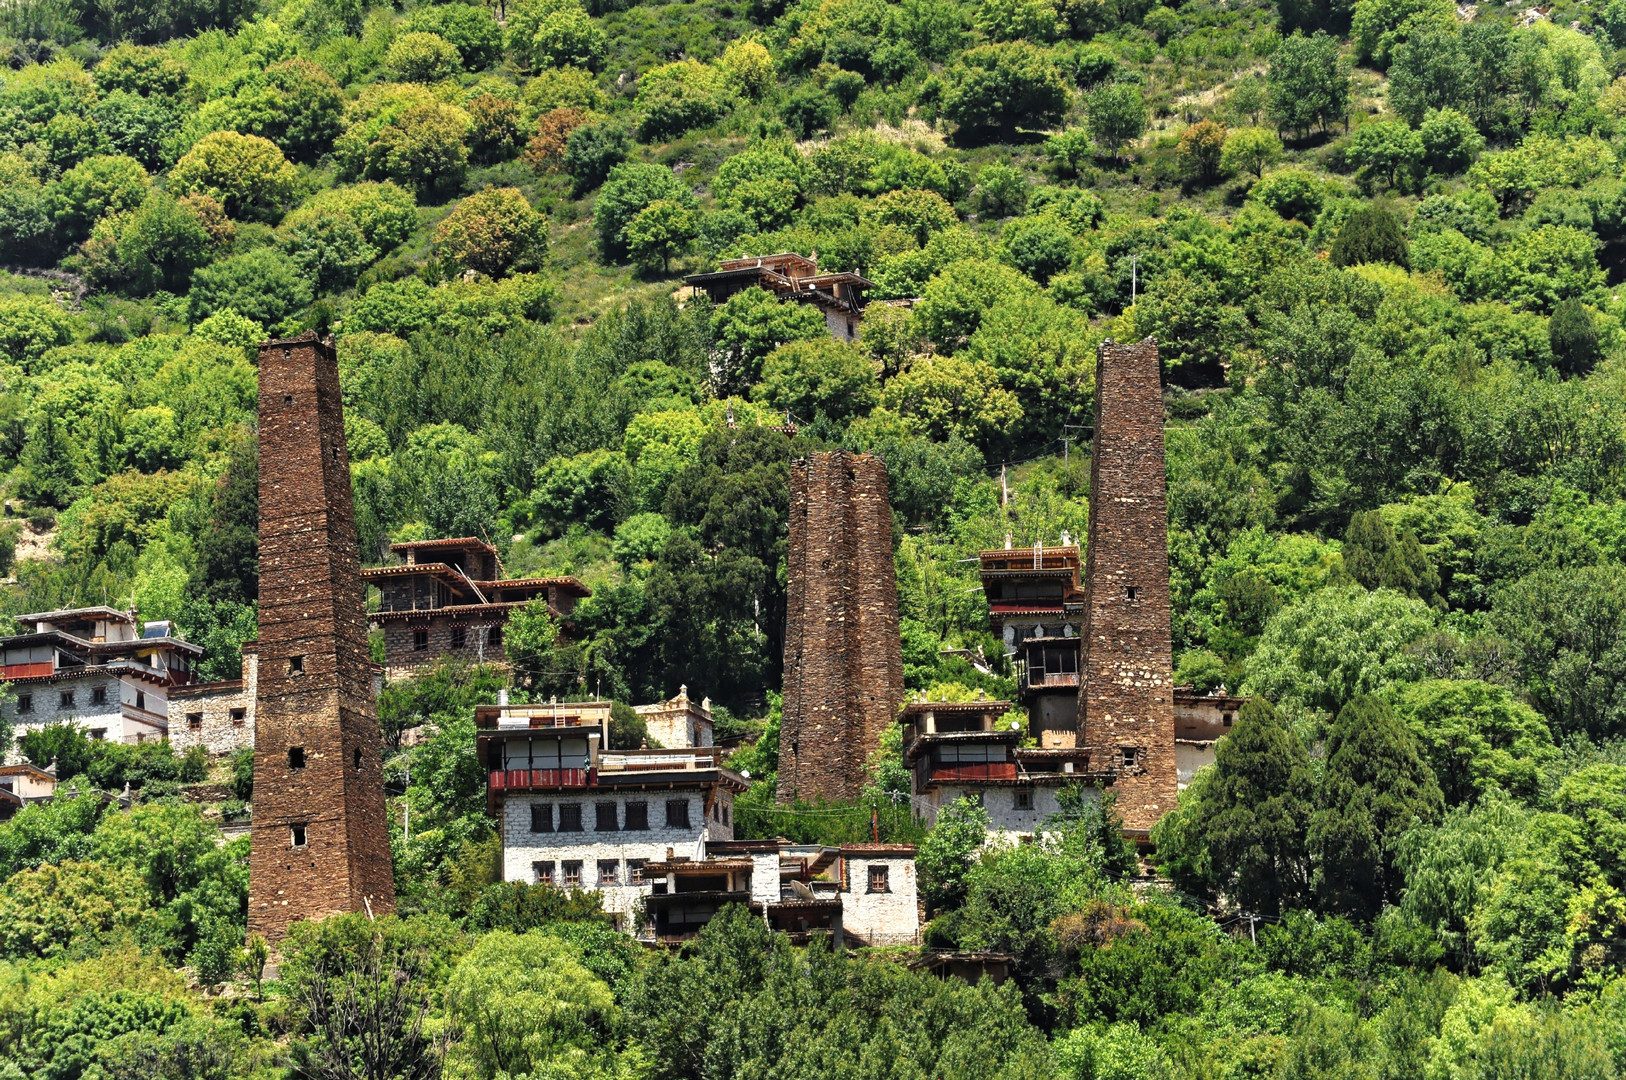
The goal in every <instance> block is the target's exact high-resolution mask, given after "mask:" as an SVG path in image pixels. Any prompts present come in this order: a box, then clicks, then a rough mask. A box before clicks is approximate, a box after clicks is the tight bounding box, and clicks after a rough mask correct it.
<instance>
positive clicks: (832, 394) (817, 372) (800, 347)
mask: <svg viewBox="0 0 1626 1080" xmlns="http://www.w3.org/2000/svg"><path fill="white" fill-rule="evenodd" d="M751 393H752V397H753V398H755V399H756V400H759V401H762V402H764V403H766V404H767V405H769V406H770V407H771V408H773V409H775V410H776V411H780V410H782V411H786V412H791V413H794V414H795V415H797V416H800V417H802V418H804V419H806V420H816V419H817V418H819V417H824V418H827V419H829V420H832V421H834V422H835V423H837V424H844V423H846V422H847V421H849V420H851V419H853V418H854V417H855V416H862V415H863V414H865V413H867V412H868V411H869V410H870V409H871V408H873V407H874V406H875V403H876V401H877V400H878V398H879V391H878V386H877V382H876V378H875V369H874V368H873V367H872V366H871V364H870V361H869V358H868V357H867V356H865V355H864V353H863V351H862V350H861V349H859V348H858V347H857V346H854V345H849V344H847V343H846V342H841V341H835V340H833V339H832V338H830V337H829V336H828V335H824V334H821V335H820V336H818V337H816V338H810V339H807V340H803V341H795V342H791V343H790V344H787V345H782V346H780V347H779V348H778V349H775V350H774V351H773V352H772V353H771V354H769V356H768V358H767V360H766V361H765V362H764V363H763V365H762V382H761V383H760V384H759V385H758V386H757V387H755V388H754V389H753V390H752V392H751Z"/></svg>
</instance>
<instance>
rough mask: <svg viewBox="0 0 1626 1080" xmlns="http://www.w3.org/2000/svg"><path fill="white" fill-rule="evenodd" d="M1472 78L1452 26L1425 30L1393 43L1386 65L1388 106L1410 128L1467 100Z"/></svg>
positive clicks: (1458, 37)
mask: <svg viewBox="0 0 1626 1080" xmlns="http://www.w3.org/2000/svg"><path fill="white" fill-rule="evenodd" d="M1471 77H1472V75H1471V72H1470V70H1469V65H1468V55H1467V52H1466V51H1465V50H1464V49H1463V47H1462V39H1461V37H1460V36H1459V35H1458V33H1457V31H1456V27H1455V26H1447V27H1445V28H1442V29H1429V30H1425V31H1424V32H1423V33H1421V34H1416V35H1414V36H1412V37H1411V38H1409V39H1408V40H1406V41H1403V42H1401V43H1400V44H1398V45H1396V46H1395V48H1394V52H1393V62H1392V63H1391V64H1390V65H1389V107H1390V108H1391V109H1393V110H1394V111H1395V113H1396V115H1398V116H1399V117H1401V118H1402V119H1403V120H1405V121H1406V122H1407V123H1408V124H1411V125H1412V126H1413V127H1416V126H1417V125H1419V124H1421V123H1422V122H1423V117H1424V116H1426V115H1427V114H1428V113H1430V112H1434V111H1436V110H1439V109H1453V110H1454V109H1457V108H1459V107H1461V106H1462V105H1463V104H1464V103H1465V102H1466V100H1467V96H1468V83H1469V79H1470V78H1471Z"/></svg>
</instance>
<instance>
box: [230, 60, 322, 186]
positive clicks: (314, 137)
mask: <svg viewBox="0 0 1626 1080" xmlns="http://www.w3.org/2000/svg"><path fill="white" fill-rule="evenodd" d="M234 83H235V88H234V92H233V93H232V94H231V95H230V96H228V97H219V98H216V99H215V100H213V101H210V102H207V103H206V104H205V105H204V106H203V108H202V109H201V110H200V111H199V114H198V119H199V122H202V123H207V124H209V125H210V126H212V127H216V128H221V129H230V130H234V131H238V132H241V133H243V134H245V135H257V136H261V137H263V138H266V139H270V140H271V141H272V142H274V143H276V144H277V146H279V147H281V148H282V150H283V151H284V152H285V153H287V154H288V155H289V156H291V157H292V158H294V159H295V160H296V161H314V160H315V159H317V158H318V157H320V156H321V155H322V154H323V153H325V152H326V151H327V150H328V148H329V147H330V146H332V144H333V139H334V137H335V136H337V135H338V134H339V132H340V130H341V129H342V126H343V120H344V106H345V98H344V91H343V90H341V89H340V88H339V84H338V83H337V82H335V81H334V79H333V76H331V75H329V74H328V73H327V72H326V71H325V70H323V69H322V68H321V67H319V66H317V65H316V64H314V63H312V62H311V61H309V60H305V59H301V58H298V57H295V58H293V59H289V60H284V61H282V62H280V63H276V64H272V65H270V66H269V67H267V68H266V69H265V70H264V71H263V72H252V71H251V72H244V73H242V74H241V75H239V76H237V77H236V79H234Z"/></svg>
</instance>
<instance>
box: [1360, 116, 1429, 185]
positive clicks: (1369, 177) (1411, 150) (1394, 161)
mask: <svg viewBox="0 0 1626 1080" xmlns="http://www.w3.org/2000/svg"><path fill="white" fill-rule="evenodd" d="M1349 160H1350V162H1351V163H1352V164H1354V165H1355V167H1356V168H1357V169H1358V170H1359V175H1360V177H1361V179H1362V181H1363V182H1364V183H1367V184H1370V183H1372V181H1373V180H1382V181H1383V183H1384V184H1385V186H1387V187H1390V188H1395V189H1399V190H1405V189H1406V188H1407V187H1408V186H1409V185H1410V182H1411V176H1412V174H1413V173H1414V172H1415V171H1416V170H1417V168H1418V166H1419V165H1421V164H1422V161H1423V140H1422V137H1421V136H1420V135H1418V134H1417V132H1415V131H1413V130H1412V129H1411V128H1410V127H1409V126H1407V125H1406V124H1405V122H1403V121H1400V120H1373V121H1371V122H1370V123H1366V124H1362V125H1361V126H1360V127H1358V128H1356V129H1355V137H1354V138H1353V139H1352V140H1351V141H1350V146H1349Z"/></svg>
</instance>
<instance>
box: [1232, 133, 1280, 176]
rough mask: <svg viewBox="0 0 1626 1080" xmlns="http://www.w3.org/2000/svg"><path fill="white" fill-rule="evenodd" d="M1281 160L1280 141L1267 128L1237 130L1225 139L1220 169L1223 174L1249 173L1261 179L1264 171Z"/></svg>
mask: <svg viewBox="0 0 1626 1080" xmlns="http://www.w3.org/2000/svg"><path fill="white" fill-rule="evenodd" d="M1281 159H1282V140H1281V139H1279V138H1277V136H1276V133H1275V132H1274V131H1271V130H1269V129H1268V128H1260V127H1245V128H1237V129H1236V130H1234V131H1232V132H1231V133H1230V134H1228V135H1227V136H1226V137H1225V145H1224V147H1223V149H1222V150H1221V152H1220V168H1221V169H1222V170H1224V171H1225V172H1251V173H1253V175H1254V179H1256V180H1257V179H1262V178H1263V177H1264V175H1265V170H1266V169H1267V168H1269V167H1270V166H1272V165H1274V164H1276V163H1277V162H1278V161H1280V160H1281Z"/></svg>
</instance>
